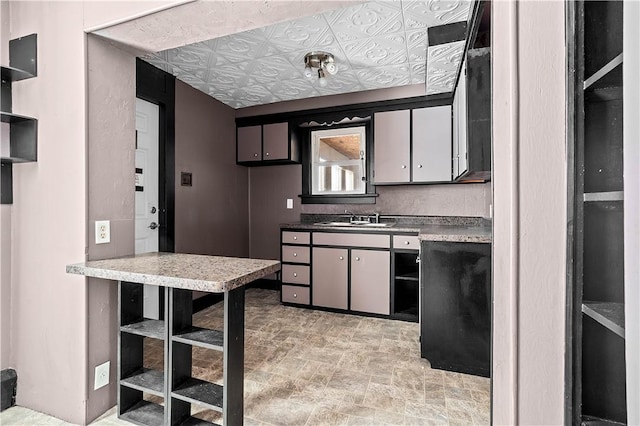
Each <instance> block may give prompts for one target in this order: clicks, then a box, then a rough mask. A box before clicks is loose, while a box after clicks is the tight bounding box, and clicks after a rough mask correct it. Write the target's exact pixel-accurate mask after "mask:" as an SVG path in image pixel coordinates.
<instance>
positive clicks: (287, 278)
mask: <svg viewBox="0 0 640 426" xmlns="http://www.w3.org/2000/svg"><path fill="white" fill-rule="evenodd" d="M282 282H283V283H292V284H309V267H308V266H307V265H282Z"/></svg>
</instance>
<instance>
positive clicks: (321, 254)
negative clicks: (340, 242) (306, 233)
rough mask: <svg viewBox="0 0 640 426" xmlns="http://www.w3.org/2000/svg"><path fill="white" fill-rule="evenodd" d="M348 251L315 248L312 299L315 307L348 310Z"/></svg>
mask: <svg viewBox="0 0 640 426" xmlns="http://www.w3.org/2000/svg"><path fill="white" fill-rule="evenodd" d="M348 257H349V253H348V251H347V249H337V248H318V247H314V248H313V264H312V269H313V272H312V277H313V281H312V283H311V285H312V298H311V301H312V303H313V305H314V306H323V307H325V308H336V309H347V274H348V263H347V262H348Z"/></svg>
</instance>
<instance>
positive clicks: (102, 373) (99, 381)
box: [93, 361, 111, 390]
mask: <svg viewBox="0 0 640 426" xmlns="http://www.w3.org/2000/svg"><path fill="white" fill-rule="evenodd" d="M110 366H111V361H107V362H105V363H104V364H100V365H98V366H97V367H96V377H95V379H94V381H93V390H97V389H100V388H101V387H103V386H106V385H108V384H109V367H110Z"/></svg>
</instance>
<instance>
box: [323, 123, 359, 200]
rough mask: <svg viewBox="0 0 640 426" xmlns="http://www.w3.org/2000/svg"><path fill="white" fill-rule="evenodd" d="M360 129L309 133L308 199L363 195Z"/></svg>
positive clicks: (350, 128)
mask: <svg viewBox="0 0 640 426" xmlns="http://www.w3.org/2000/svg"><path fill="white" fill-rule="evenodd" d="M366 145H367V144H366V129H365V127H364V126H358V127H346V128H341V129H328V130H314V131H312V132H311V195H347V194H349V195H353V194H365V193H366V180H367V172H366V171H367V168H366V158H367V157H366V150H367V148H366Z"/></svg>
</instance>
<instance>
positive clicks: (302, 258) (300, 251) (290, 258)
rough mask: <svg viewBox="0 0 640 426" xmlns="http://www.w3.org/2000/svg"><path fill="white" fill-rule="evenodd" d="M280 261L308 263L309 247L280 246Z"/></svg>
mask: <svg viewBox="0 0 640 426" xmlns="http://www.w3.org/2000/svg"><path fill="white" fill-rule="evenodd" d="M282 261H283V262H293V263H309V247H301V246H282Z"/></svg>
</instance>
